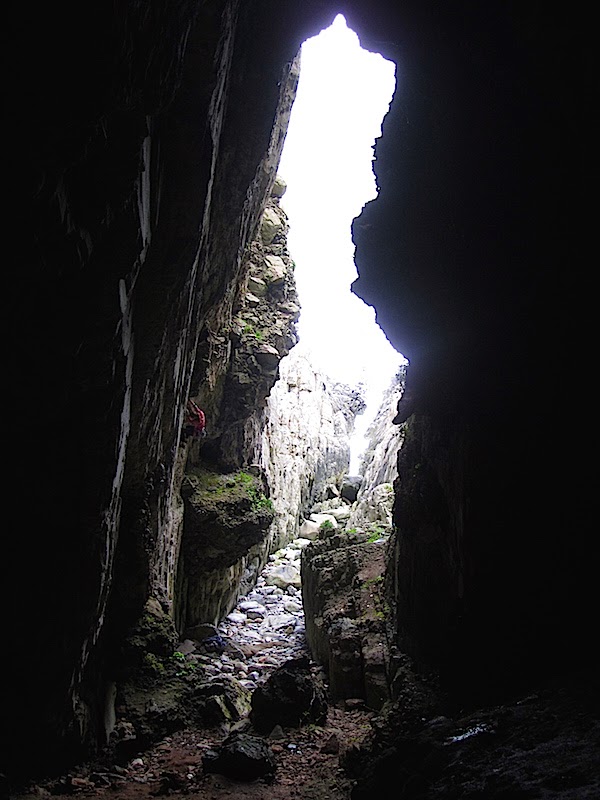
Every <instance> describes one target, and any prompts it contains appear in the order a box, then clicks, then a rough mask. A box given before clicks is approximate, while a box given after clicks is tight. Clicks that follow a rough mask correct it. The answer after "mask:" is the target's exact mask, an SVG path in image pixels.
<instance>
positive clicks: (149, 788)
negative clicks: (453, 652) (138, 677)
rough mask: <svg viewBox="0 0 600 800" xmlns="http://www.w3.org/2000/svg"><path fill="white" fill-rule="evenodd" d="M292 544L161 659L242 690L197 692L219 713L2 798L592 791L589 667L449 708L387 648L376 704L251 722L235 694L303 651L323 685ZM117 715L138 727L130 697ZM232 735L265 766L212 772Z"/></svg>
mask: <svg viewBox="0 0 600 800" xmlns="http://www.w3.org/2000/svg"><path fill="white" fill-rule="evenodd" d="M306 545H307V541H306V540H297V541H296V542H294V543H292V544H291V545H290V546H289V547H288V548H286V549H285V550H284V551H280V552H279V553H278V554H276V555H275V556H274V557H273V558H272V559H271V561H270V563H269V564H268V566H267V568H266V569H265V571H264V572H263V574H262V576H261V578H260V579H259V581H258V583H257V584H256V586H255V587H254V589H253V590H252V592H250V593H249V594H248V595H247V596H245V597H242V598H240V600H239V602H238V605H237V607H236V608H235V609H234V610H233V611H232V612H231V614H229V615H228V616H227V618H226V619H224V620H223V622H222V623H221V624H220V625H219V626H218V628H216V629H214V630H211V631H208V632H209V633H210V634H212V635H210V636H208V638H205V639H204V640H203V642H199V641H198V640H194V639H191V638H190V639H186V640H184V641H182V642H180V643H179V645H178V649H177V650H176V654H175V655H176V658H175V659H173V658H171V662H172V666H171V669H172V670H176V672H175V674H176V675H178V676H179V677H178V680H179V681H183V682H184V683H186V682H188V683H189V684H190V686H191V687H192V688H193V689H194V691H195V692H196V694H191V695H189V696H190V697H195V698H196V700H198V701H199V699H200V697H201V693H200V694H199V693H198V687H204V686H206V682H208V684H209V685H214V686H219V687H225V689H227V687H229V686H230V684H231V683H235V685H236V686H240V687H242V689H241V692H240V693H239V694H236V695H231V694H228V693H227V691H225V692H224V694H223V695H222V697H220V698H219V697H217V696H211V697H209V698H208V700H210V701H211V702H212V703H213V705H214V707H215V708H216V709H217V711H219V712H222V713H221V716H219V714H217V715H216V716H213V718H212V722H211V724H208V725H202V724H186V725H185V726H184V725H181V724H180V725H179V727H178V728H177V730H173V731H172V732H170V733H168V734H165V735H162V736H160V737H159V738H158V739H155V740H154V741H152V743H150V744H148V745H147V746H145V747H139V746H137V747H136V746H135V745H136V742H135V740H134V742H133V745H134V746H133V748H132V749H131V752H129V753H128V750H127V749H126V748H125V749H121V750H119V749H118V748H117V749H116V750H113V751H112V752H111V753H110V754H106V755H105V756H104V757H103V758H101V759H99V760H97V761H95V762H93V763H89V764H84V765H81V766H80V767H78V768H77V769H74V770H72V771H70V772H69V773H68V774H66V775H62V776H59V777H53V778H50V779H48V780H46V781H44V782H41V783H37V784H34V785H30V786H27V787H21V788H20V789H19V790H18V791H13V792H12V793H11V794H8V795H7V796H8V797H10V799H11V800H34V798H51V797H54V796H63V795H75V796H79V797H81V798H88V797H89V798H103V799H104V800H113V799H114V800H133V799H134V798H140V800H145V798H153V797H162V796H170V797H184V796H185V797H187V798H190V799H191V800H192V799H193V798H196V799H197V800H226V798H227V800H229V799H230V798H246V799H247V800H350V798H351V799H352V800H372V798H375V797H385V796H390V794H389V793H390V789H391V788H393V795H392V796H394V797H397V798H405V799H406V800H438V798H439V799H440V800H441V799H442V798H443V800H529V799H531V800H535V799H539V800H598V798H600V701H599V698H600V691H599V680H598V675H597V671H596V670H594V669H590V668H589V665H587V666H585V667H583V668H581V667H580V668H579V669H577V670H575V669H574V671H573V673H572V674H571V675H568V676H557V677H556V678H555V679H554V680H552V681H550V682H547V683H546V684H544V685H540V686H539V687H536V688H535V689H530V690H529V691H527V692H525V693H523V694H522V695H520V696H515V697H513V698H507V699H506V701H505V702H503V703H500V704H498V705H495V706H492V707H487V708H479V709H460V708H456V707H454V708H451V707H449V706H448V705H447V704H444V701H443V698H442V697H441V695H440V694H439V692H438V690H437V689H436V688H435V687H434V685H433V684H431V685H428V684H427V681H425V682H423V681H422V680H421V679H417V678H416V677H415V675H414V674H413V672H412V670H411V668H410V664H409V663H408V660H406V664H404V662H403V660H402V659H400V661H399V671H398V673H397V677H398V676H399V678H400V680H399V683H398V685H397V687H396V688H397V691H396V695H397V696H396V699H395V700H394V702H393V703H390V704H388V705H387V706H386V707H385V708H384V709H382V710H381V711H380V712H374V711H372V710H369V709H368V708H367V707H366V706H365V704H364V702H363V701H361V700H354V699H350V700H343V701H339V702H335V703H332V702H330V703H329V705H328V707H327V708H326V713H325V714H320V715H317V716H314V715H313V717H312V718H310V716H309V717H307V718H306V719H305V720H304V721H303V722H302V723H300V724H290V725H289V726H287V725H271V724H267V725H266V726H265V723H264V719H263V722H262V724H261V725H258V721H259V719H258V717H256V714H255V712H256V709H255V708H254V705H253V704H252V707H251V704H250V702H247V701H248V699H249V698H252V697H254V696H256V695H257V694H260V693H261V692H263V691H265V687H267V686H269V684H270V683H271V682H272V681H273V679H274V677H275V676H276V675H277V674H279V673H281V671H282V670H285V669H286V668H287V665H289V664H290V663H294V664H298V663H301V662H302V659H305V660H306V664H307V669H305V670H304V672H305V673H306V674H310V676H311V680H312V679H314V681H315V686H317V685H320V683H322V682H323V678H324V676H323V674H322V672H321V670H320V668H319V667H318V666H317V665H316V664H314V663H312V664H311V663H310V662H309V661H308V653H307V649H306V640H305V630H304V616H303V609H302V603H301V596H300V584H299V579H300V576H299V559H300V553H301V551H302V550H303V548H304V547H305V546H306ZM284 665H286V666H284ZM199 673H201V675H202V681H203V682H200V683H198V680H199ZM205 699H206V698H205ZM217 700H218V702H217ZM219 703H221V704H222V705H219ZM213 710H214V709H213ZM120 714H121V715H122V718H123V719H125V720H127V719H129V720H134V722H135V724H137V725H140V724H141V723H140V719H139V718H137V717H136V716H135V703H134V702H133V701H131V705H130V707H127V706H126V707H125V708H122V709H121V710H120ZM167 718H168V717H167ZM155 719H159V717H156V718H155ZM169 719H170V718H169ZM125 724H130V725H131V722H126V723H125ZM232 736H233V737H234V739H235V737H238V739H237V740H236V741H242V739H243V737H244V736H249V737H250V739H249V741H250V742H252V743H253V746H256V747H258V749H259V751H260V753H259V756H260V758H261V759H262V760H263V762H264V763H267V762H268V766H269V768H268V769H266V770H263V771H262V772H261V773H260V775H257V776H254V775H253V776H251V777H249V776H248V775H246V777H244V778H240V775H239V774H238V775H235V774H234V773H235V770H234V771H233V772H232V771H231V770H228V769H227V770H220V769H219V767H218V764H222V763H223V761H222V760H221V762H219V761H218V760H217V761H215V756H216V755H217V754H219V753H220V752H222V750H223V745H224V742H227V741H231V739H232ZM121 744H124V745H126V744H127V740H126V739H125V740H123V741H122V742H121ZM137 745H139V742H137ZM127 753H128V755H127V757H125V754H127ZM238 763H239V762H238ZM215 765H217V767H216V768H215Z"/></svg>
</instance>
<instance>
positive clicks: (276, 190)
mask: <svg viewBox="0 0 600 800" xmlns="http://www.w3.org/2000/svg"><path fill="white" fill-rule="evenodd" d="M286 191H287V183H286V182H285V181H284V180H283V178H280V177H279V175H277V177H276V178H275V182H274V183H273V187H272V189H271V197H283V195H284V194H285V193H286Z"/></svg>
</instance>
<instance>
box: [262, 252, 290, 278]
mask: <svg viewBox="0 0 600 800" xmlns="http://www.w3.org/2000/svg"><path fill="white" fill-rule="evenodd" d="M264 266H265V273H264V274H265V278H266V280H267V282H268V283H275V284H277V283H282V282H283V281H284V279H285V275H286V272H287V270H286V266H285V262H284V260H283V259H282V258H280V257H279V256H265V264H264Z"/></svg>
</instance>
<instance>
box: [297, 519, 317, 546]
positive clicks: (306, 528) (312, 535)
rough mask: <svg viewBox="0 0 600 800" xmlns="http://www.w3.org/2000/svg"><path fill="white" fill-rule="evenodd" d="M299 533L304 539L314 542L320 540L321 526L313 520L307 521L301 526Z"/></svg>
mask: <svg viewBox="0 0 600 800" xmlns="http://www.w3.org/2000/svg"><path fill="white" fill-rule="evenodd" d="M299 533H300V536H301V537H302V538H303V539H308V540H310V541H313V540H314V539H318V538H319V525H318V523H316V522H313V521H312V520H311V519H306V520H304V522H303V523H302V525H301V526H300V531H299Z"/></svg>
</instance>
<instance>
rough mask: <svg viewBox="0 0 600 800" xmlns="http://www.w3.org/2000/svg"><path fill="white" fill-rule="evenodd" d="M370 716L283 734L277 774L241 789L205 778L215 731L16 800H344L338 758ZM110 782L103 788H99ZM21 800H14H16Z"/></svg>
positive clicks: (172, 741) (186, 735) (85, 770)
mask: <svg viewBox="0 0 600 800" xmlns="http://www.w3.org/2000/svg"><path fill="white" fill-rule="evenodd" d="M370 716H371V714H370V713H369V712H366V711H364V710H361V709H352V710H342V709H340V708H335V707H332V708H330V709H329V714H328V719H327V724H326V725H324V726H307V727H306V728H302V729H286V730H284V737H283V738H282V739H280V740H278V741H276V742H273V744H272V750H273V753H274V756H275V759H276V762H277V770H276V773H275V777H274V779H273V780H272V781H266V780H264V779H257V780H254V781H250V782H244V783H238V782H235V781H232V780H230V779H228V778H226V777H224V776H223V775H216V774H205V773H204V772H203V770H202V754H203V753H204V752H206V750H207V749H210V748H212V747H215V745H217V744H218V743H219V742H220V741H221V740H222V738H223V737H222V736H218V735H215V731H214V730H212V731H209V730H205V731H202V730H186V731H181V732H179V733H177V734H174V735H173V736H170V737H167V738H166V739H165V740H163V741H162V742H161V743H159V744H158V745H156V746H155V747H153V748H151V749H149V750H148V751H146V752H144V753H142V754H140V757H139V759H140V760H141V762H142V763H141V764H140V763H139V760H137V759H134V760H133V761H132V762H131V763H130V764H129V765H128V766H127V768H126V769H123V770H122V774H114V773H111V772H109V771H106V772H103V771H102V768H101V767H98V766H94V765H87V766H85V767H82V768H80V769H77V770H73V771H72V772H71V773H70V774H69V775H68V776H63V777H62V778H60V779H58V780H54V781H51V782H48V783H46V784H45V785H39V786H35V787H31V788H30V791H28V792H27V793H25V794H21V795H19V796H18V800H30V798H31V800H33V798H42V797H53V796H56V795H59V794H60V795H62V794H69V795H78V796H80V797H94V798H106V800H109V798H112V799H113V800H133V799H134V798H136V799H137V798H139V800H144V799H145V798H152V797H157V796H169V797H184V796H185V797H186V798H190V800H191V799H192V798H198V800H200V798H201V799H202V800H222V798H237V797H239V798H242V797H243V798H247V800H267V798H268V799H269V800H321V799H322V798H323V799H324V798H327V799H328V800H347V798H348V797H349V796H350V790H351V786H352V781H351V780H349V778H348V777H347V775H346V773H345V771H344V770H343V769H342V768H341V767H340V751H341V750H343V749H345V748H347V747H349V746H353V745H358V744H359V743H360V742H361V741H363V740H364V738H365V736H366V735H368V733H369V731H370V725H369V718H370ZM101 782H106V786H99V785H98V784H99V783H101ZM15 800H16V798H15Z"/></svg>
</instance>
